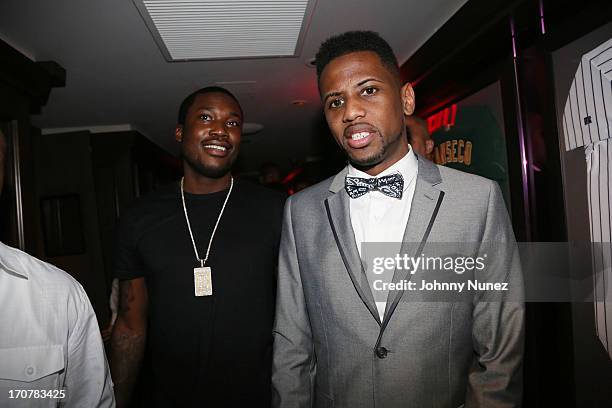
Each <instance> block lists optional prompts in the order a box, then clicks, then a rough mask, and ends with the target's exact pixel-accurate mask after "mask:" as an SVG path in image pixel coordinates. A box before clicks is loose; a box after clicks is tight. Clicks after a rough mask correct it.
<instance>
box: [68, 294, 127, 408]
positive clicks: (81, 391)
mask: <svg viewBox="0 0 612 408" xmlns="http://www.w3.org/2000/svg"><path fill="white" fill-rule="evenodd" d="M72 295H73V296H72V299H71V300H70V302H69V305H68V308H69V310H68V320H69V322H70V328H69V334H68V362H67V366H66V379H65V382H64V387H65V389H66V397H67V398H66V405H65V406H66V407H79V408H80V407H114V406H115V396H114V392H113V383H112V380H111V376H110V369H109V367H108V362H107V360H106V356H105V354H104V346H103V343H102V337H101V335H100V329H99V327H98V320H97V319H96V315H95V313H94V311H93V308H92V307H91V303H90V302H89V299H88V298H87V295H86V294H85V291H84V290H83V288H82V287H81V286H80V285H79V290H78V291H76V292H73V293H72Z"/></svg>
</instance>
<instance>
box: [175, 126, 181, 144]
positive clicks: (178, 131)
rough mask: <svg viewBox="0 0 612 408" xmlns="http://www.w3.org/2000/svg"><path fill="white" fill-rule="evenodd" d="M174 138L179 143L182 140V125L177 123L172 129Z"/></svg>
mask: <svg viewBox="0 0 612 408" xmlns="http://www.w3.org/2000/svg"><path fill="white" fill-rule="evenodd" d="M174 139H175V140H176V141H177V142H179V143H181V142H182V141H183V125H177V126H176V128H175V129H174Z"/></svg>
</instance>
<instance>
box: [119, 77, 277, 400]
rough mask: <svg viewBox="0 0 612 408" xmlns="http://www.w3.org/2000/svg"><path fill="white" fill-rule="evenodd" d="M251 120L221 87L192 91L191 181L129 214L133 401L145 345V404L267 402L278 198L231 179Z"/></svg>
mask: <svg viewBox="0 0 612 408" xmlns="http://www.w3.org/2000/svg"><path fill="white" fill-rule="evenodd" d="M242 121H243V113H242V109H241V107H240V105H239V103H238V101H237V100H236V98H235V97H234V96H233V95H232V94H231V93H230V92H228V91H227V90H225V89H223V88H218V87H209V88H203V89H201V90H199V91H196V92H194V93H193V94H191V95H190V96H188V97H187V98H186V99H185V100H184V101H183V103H182V105H181V108H180V110H179V120H178V125H177V127H176V133H175V137H176V140H177V142H178V143H180V150H181V155H182V157H183V169H184V178H183V179H182V180H181V182H180V183H177V184H176V185H172V186H168V187H166V188H162V189H160V190H158V191H157V192H155V193H152V194H150V195H149V196H146V197H144V198H143V199H141V200H140V201H139V202H137V204H136V205H135V206H134V207H133V208H132V209H131V210H130V211H129V212H128V213H127V214H126V215H125V216H124V217H123V219H122V222H121V226H120V231H119V238H118V244H117V251H116V259H115V273H116V276H117V278H119V280H120V306H119V314H118V318H117V322H116V324H115V327H114V329H113V334H112V346H111V350H112V351H111V371H112V374H113V380H114V383H115V393H116V397H117V405H118V406H119V407H122V406H128V404H129V401H130V397H131V394H132V391H133V388H134V384H135V382H136V379H137V378H138V374H139V370H140V369H139V367H140V365H141V362H142V359H143V354H144V350H145V344H146V343H147V342H148V350H149V352H150V355H151V358H150V364H149V365H150V367H151V368H150V370H151V372H150V376H148V377H150V384H147V387H145V394H146V396H145V399H146V401H145V406H147V407H149V406H160V407H162V406H163V407H169V406H173V407H177V406H187V407H191V406H198V407H208V406H210V407H243V406H250V407H253V406H255V407H259V406H261V407H264V406H265V407H268V406H270V390H271V385H270V377H271V375H270V369H271V347H272V323H273V318H274V297H275V290H276V283H275V282H276V274H275V269H276V261H277V253H278V243H279V239H280V229H281V218H282V208H283V197H282V195H280V194H278V193H276V192H274V191H271V190H268V189H265V188H263V187H259V186H256V185H252V184H249V183H246V182H242V181H235V180H234V179H233V178H232V175H231V167H232V164H233V163H234V162H235V160H236V157H237V155H238V150H239V145H240V137H241V129H242V123H243V122H242Z"/></svg>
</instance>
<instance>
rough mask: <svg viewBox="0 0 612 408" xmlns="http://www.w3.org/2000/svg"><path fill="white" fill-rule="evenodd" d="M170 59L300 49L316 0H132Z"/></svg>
mask: <svg viewBox="0 0 612 408" xmlns="http://www.w3.org/2000/svg"><path fill="white" fill-rule="evenodd" d="M133 1H134V4H135V5H136V7H137V8H138V11H139V12H140V15H141V16H142V18H143V19H144V21H145V23H146V24H147V26H148V27H149V30H150V31H151V33H152V34H153V36H154V37H155V41H156V43H157V45H158V46H159V48H160V50H161V52H162V53H163V54H164V56H165V58H166V59H167V60H168V61H189V60H211V59H235V58H261V57H290V56H296V55H298V54H299V52H300V49H301V45H302V42H303V40H304V36H305V33H306V31H307V29H308V25H309V22H310V17H311V16H312V12H313V10H314V6H315V3H316V0H225V1H223V0H191V1H184V0H133Z"/></svg>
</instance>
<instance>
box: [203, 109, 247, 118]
mask: <svg viewBox="0 0 612 408" xmlns="http://www.w3.org/2000/svg"><path fill="white" fill-rule="evenodd" d="M202 110H207V111H211V112H218V111H219V109H217V108H215V107H214V106H201V107H199V108H198V109H197V110H196V111H198V112H199V111H202ZM229 114H230V116H237V117H238V118H239V119H242V115H241V114H240V113H238V112H229Z"/></svg>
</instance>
